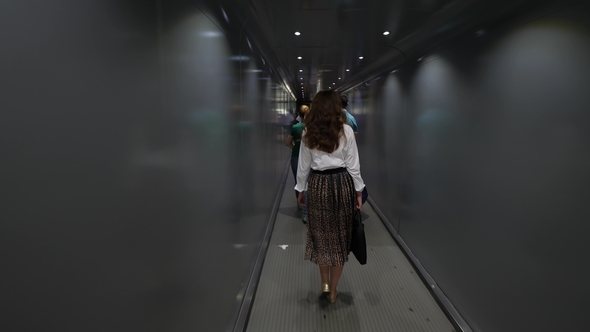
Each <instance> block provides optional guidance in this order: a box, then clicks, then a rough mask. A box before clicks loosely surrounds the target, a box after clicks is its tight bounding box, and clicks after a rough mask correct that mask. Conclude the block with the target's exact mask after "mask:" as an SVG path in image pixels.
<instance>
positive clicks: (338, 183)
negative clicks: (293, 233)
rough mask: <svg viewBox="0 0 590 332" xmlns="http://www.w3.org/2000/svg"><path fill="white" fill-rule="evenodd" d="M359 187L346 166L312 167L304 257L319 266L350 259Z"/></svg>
mask: <svg viewBox="0 0 590 332" xmlns="http://www.w3.org/2000/svg"><path fill="white" fill-rule="evenodd" d="M355 198H356V191H355V190H354V182H353V180H352V177H351V176H350V174H348V172H347V171H346V169H345V168H338V169H334V170H327V171H312V173H311V174H310V176H309V179H308V184H307V224H306V225H307V240H306V245H305V259H309V260H310V261H311V262H313V263H315V264H317V265H320V266H343V265H344V263H345V262H347V261H348V254H349V253H350V239H351V234H352V216H353V211H354V205H355Z"/></svg>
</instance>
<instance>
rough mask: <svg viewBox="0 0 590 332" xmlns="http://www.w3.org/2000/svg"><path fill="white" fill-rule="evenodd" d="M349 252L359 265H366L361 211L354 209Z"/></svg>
mask: <svg viewBox="0 0 590 332" xmlns="http://www.w3.org/2000/svg"><path fill="white" fill-rule="evenodd" d="M350 251H352V253H353V254H354V257H356V259H357V260H358V261H359V263H361V265H365V264H367V241H366V240H365V225H364V224H363V219H362V216H361V210H357V209H354V213H353V219H352V240H351V241H350Z"/></svg>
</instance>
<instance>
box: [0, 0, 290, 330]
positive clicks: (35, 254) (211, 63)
mask: <svg viewBox="0 0 590 332" xmlns="http://www.w3.org/2000/svg"><path fill="white" fill-rule="evenodd" d="M212 8H214V9H215V11H213V10H212ZM224 15H225V17H224ZM244 31H245V30H244V29H243V24H242V23H241V22H239V21H238V20H237V19H236V17H235V15H232V12H231V8H229V9H226V10H225V11H224V12H223V11H222V10H221V7H220V6H219V5H218V3H217V2H213V1H212V2H209V3H205V2H200V1H151V2H145V1H90V2H88V1H72V0H65V1H59V2H51V1H37V0H34V1H12V0H9V1H2V2H1V3H0V45H2V51H0V72H1V73H2V74H1V76H0V95H1V98H0V140H1V142H0V149H1V155H2V162H1V163H0V170H1V173H0V192H1V193H2V195H1V197H2V201H1V202H0V205H1V209H0V225H1V230H0V252H1V253H2V254H1V257H2V272H1V273H0V284H1V285H0V305H1V308H0V311H1V312H2V319H1V320H0V330H2V331H223V330H226V329H227V328H228V327H231V324H232V322H233V321H232V319H235V311H236V308H237V305H239V303H240V301H241V291H243V287H244V284H245V282H246V281H247V278H248V276H249V274H250V272H251V270H252V265H253V260H254V258H255V256H256V254H257V252H258V249H259V246H260V243H261V241H262V238H263V234H264V230H265V227H266V225H267V223H268V221H269V216H270V210H271V207H272V204H273V201H274V199H275V197H276V194H277V190H278V189H279V187H280V180H281V179H282V175H283V173H284V170H285V168H286V165H287V163H288V158H289V151H287V150H288V149H286V148H285V146H284V138H285V129H284V127H283V124H284V123H283V122H281V119H284V118H285V113H286V112H287V111H288V110H289V109H293V108H294V105H295V104H294V101H293V100H292V99H291V98H290V97H289V95H288V94H287V93H286V92H284V90H283V89H282V88H281V87H280V86H279V85H278V84H277V83H276V82H277V80H276V78H274V76H273V73H272V72H271V71H270V70H269V69H268V65H267V64H265V61H264V56H263V55H262V54H260V52H258V50H257V48H256V45H252V44H250V43H249V41H248V40H247V38H246V37H247V36H246V34H245V33H244Z"/></svg>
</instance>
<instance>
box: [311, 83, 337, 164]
mask: <svg viewBox="0 0 590 332" xmlns="http://www.w3.org/2000/svg"><path fill="white" fill-rule="evenodd" d="M345 116H346V115H344V112H343V111H342V102H341V101H340V97H339V96H338V93H337V92H336V91H334V90H322V91H320V92H318V93H317V94H316V95H315V97H313V101H312V103H311V110H310V111H309V113H307V115H306V116H305V136H303V142H304V143H305V145H307V147H309V148H310V149H317V150H320V151H324V152H327V153H332V152H334V151H335V150H336V149H338V146H339V145H340V137H341V136H342V135H343V134H344V130H343V125H344V123H345V122H344V119H345Z"/></svg>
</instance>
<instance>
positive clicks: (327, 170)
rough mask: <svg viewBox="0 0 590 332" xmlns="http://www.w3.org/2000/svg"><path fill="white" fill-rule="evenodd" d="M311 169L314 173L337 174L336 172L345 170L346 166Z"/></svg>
mask: <svg viewBox="0 0 590 332" xmlns="http://www.w3.org/2000/svg"><path fill="white" fill-rule="evenodd" d="M311 171H312V173H316V174H338V173H342V172H346V168H344V167H339V168H331V169H326V170H323V171H316V170H315V169H312V170H311Z"/></svg>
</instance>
